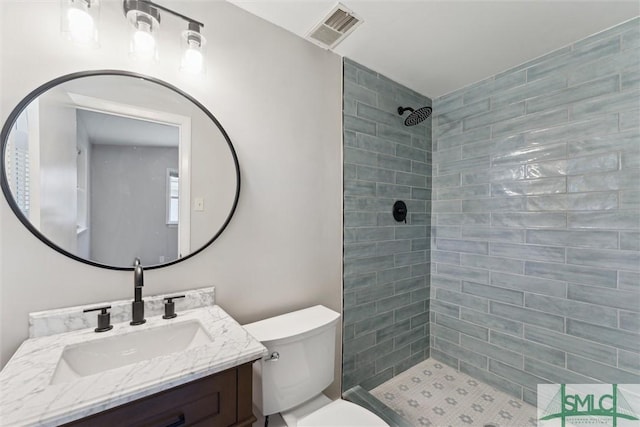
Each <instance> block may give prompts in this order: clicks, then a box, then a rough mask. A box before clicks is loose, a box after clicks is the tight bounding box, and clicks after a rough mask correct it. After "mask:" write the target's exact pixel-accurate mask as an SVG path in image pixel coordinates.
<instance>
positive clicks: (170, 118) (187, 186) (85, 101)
mask: <svg viewBox="0 0 640 427" xmlns="http://www.w3.org/2000/svg"><path fill="white" fill-rule="evenodd" d="M67 95H68V96H69V98H70V99H71V100H72V101H73V104H74V105H75V106H76V107H77V108H80V109H83V110H89V111H96V112H100V113H108V114H112V115H114V116H120V117H132V118H135V119H139V120H145V121H149V122H154V123H161V124H168V125H172V126H177V127H178V129H179V140H180V141H179V144H178V165H179V166H178V167H179V171H178V175H179V177H180V184H179V186H180V190H179V191H180V213H179V215H180V220H179V222H178V258H182V257H183V256H184V255H188V254H189V253H190V252H191V117H189V116H182V115H179V114H173V113H167V112H165V111H157V110H149V109H146V108H141V107H139V106H135V105H129V104H122V103H119V102H113V101H108V100H105V99H100V98H94V97H91V96H85V95H80V94H77V93H72V92H67Z"/></svg>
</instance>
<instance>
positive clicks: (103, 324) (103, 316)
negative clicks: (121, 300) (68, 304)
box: [82, 305, 113, 332]
mask: <svg viewBox="0 0 640 427" xmlns="http://www.w3.org/2000/svg"><path fill="white" fill-rule="evenodd" d="M110 308H111V306H110V305H105V306H102V307H95V308H86V309H84V310H82V312H83V313H89V312H90V311H98V310H101V312H100V313H98V327H97V328H95V329H94V331H96V332H106V331H110V330H111V329H113V325H112V324H111V313H109V312H107V310H109V309H110Z"/></svg>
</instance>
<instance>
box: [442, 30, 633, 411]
mask: <svg viewBox="0 0 640 427" xmlns="http://www.w3.org/2000/svg"><path fill="white" fill-rule="evenodd" d="M639 46H640V25H639V20H638V19H636V20H634V21H632V22H628V23H625V24H621V25H619V26H617V27H615V28H613V29H610V30H608V31H606V32H603V33H600V34H597V35H595V36H592V37H589V38H587V39H585V40H582V41H579V42H577V43H575V44H573V45H571V46H567V47H565V48H563V49H560V50H558V51H555V52H552V53H550V54H548V55H545V56H543V57H541V58H538V59H535V60H533V61H531V62H529V63H526V64H523V65H521V66H519V67H516V68H514V69H511V70H508V71H506V72H504V73H501V74H499V75H496V76H494V77H491V78H490V79H487V80H485V81H482V82H479V83H477V84H474V85H472V86H469V87H466V88H463V89H461V90H458V91H456V92H454V93H451V94H449V95H446V96H444V97H441V98H439V99H437V100H435V101H434V105H435V108H434V111H435V117H434V119H433V120H434V131H433V137H434V153H433V158H434V161H433V207H432V221H433V228H432V248H433V250H432V253H431V256H432V277H431V285H432V287H431V355H432V356H433V357H434V358H436V359H438V360H441V361H443V362H445V363H447V364H450V365H452V366H454V367H457V368H459V369H460V370H461V371H463V372H466V373H468V374H470V375H473V376H475V377H477V378H479V379H481V380H484V381H486V382H488V383H490V384H492V385H494V386H496V387H498V388H500V389H502V390H505V391H507V392H509V393H510V394H512V395H514V396H517V397H523V398H524V400H526V401H528V402H530V403H535V400H536V397H535V390H536V384H538V383H547V382H553V383H589V382H605V383H638V382H640V356H639V352H640V335H639V330H640V317H639V314H638V311H639V308H640V275H639V271H640V253H639V252H638V251H639V250H640V235H639V228H640V191H638V190H639V183H640V169H639V168H640V125H639V110H638V109H639V108H640V101H639V100H640V92H639V89H640V64H639V61H638V59H639V58H640V55H639Z"/></svg>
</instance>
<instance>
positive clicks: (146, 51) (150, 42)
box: [132, 22, 156, 59]
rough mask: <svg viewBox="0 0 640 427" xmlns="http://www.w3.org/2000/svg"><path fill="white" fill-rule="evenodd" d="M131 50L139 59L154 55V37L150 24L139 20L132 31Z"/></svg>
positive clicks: (150, 57) (149, 57)
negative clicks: (135, 28) (136, 26)
mask: <svg viewBox="0 0 640 427" xmlns="http://www.w3.org/2000/svg"><path fill="white" fill-rule="evenodd" d="M132 52H133V53H134V54H135V55H136V56H137V57H138V58H140V59H152V58H153V57H154V56H155V52H156V39H155V38H154V37H153V34H151V30H150V26H149V25H148V24H146V23H144V22H140V23H139V24H138V29H137V30H136V31H135V32H134V33H133V38H132Z"/></svg>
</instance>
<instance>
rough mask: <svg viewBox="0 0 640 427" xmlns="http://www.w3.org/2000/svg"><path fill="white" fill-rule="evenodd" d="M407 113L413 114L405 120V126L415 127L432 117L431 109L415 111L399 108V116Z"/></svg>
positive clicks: (424, 108)
mask: <svg viewBox="0 0 640 427" xmlns="http://www.w3.org/2000/svg"><path fill="white" fill-rule="evenodd" d="M405 111H411V114H409V115H408V116H407V118H406V119H405V120H404V125H405V126H415V125H417V124H418V123H420V122H422V121H423V120H424V119H426V118H427V117H429V116H430V115H431V111H433V110H431V107H422V108H418V109H417V110H414V109H413V108H411V107H404V108H403V107H398V114H400V115H403V114H404V112H405Z"/></svg>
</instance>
